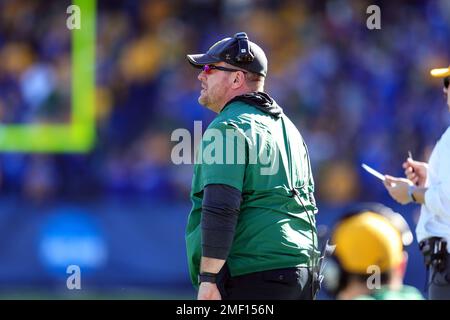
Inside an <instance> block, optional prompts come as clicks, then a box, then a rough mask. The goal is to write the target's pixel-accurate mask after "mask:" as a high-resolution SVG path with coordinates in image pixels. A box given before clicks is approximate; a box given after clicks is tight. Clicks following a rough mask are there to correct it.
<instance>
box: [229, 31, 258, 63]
mask: <svg viewBox="0 0 450 320" xmlns="http://www.w3.org/2000/svg"><path fill="white" fill-rule="evenodd" d="M234 38H235V39H237V40H238V45H239V52H238V54H237V56H236V57H235V58H234V59H235V60H236V61H237V62H241V63H242V62H245V63H248V62H252V61H253V60H254V59H255V56H254V55H253V54H252V53H251V52H250V48H249V45H248V36H247V34H246V33H245V32H239V33H236V34H235V35H234Z"/></svg>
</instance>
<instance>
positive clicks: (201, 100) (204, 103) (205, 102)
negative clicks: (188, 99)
mask: <svg viewBox="0 0 450 320" xmlns="http://www.w3.org/2000/svg"><path fill="white" fill-rule="evenodd" d="M198 103H199V104H200V105H202V106H204V107H208V99H206V97H204V96H203V95H201V96H200V97H198Z"/></svg>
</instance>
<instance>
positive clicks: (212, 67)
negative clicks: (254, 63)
mask: <svg viewBox="0 0 450 320" xmlns="http://www.w3.org/2000/svg"><path fill="white" fill-rule="evenodd" d="M201 69H202V70H203V72H204V73H206V74H210V73H211V71H212V70H220V71H227V72H237V71H242V72H243V73H247V71H243V70H239V69H232V68H226V67H221V66H215V65H213V64H205V65H204V66H203V67H202V68H201Z"/></svg>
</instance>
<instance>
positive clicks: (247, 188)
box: [186, 32, 318, 300]
mask: <svg viewBox="0 0 450 320" xmlns="http://www.w3.org/2000/svg"><path fill="white" fill-rule="evenodd" d="M187 58H188V61H189V62H190V64H191V65H192V66H194V67H196V68H199V69H201V72H200V74H199V75H198V79H199V80H200V82H201V87H202V91H201V94H200V97H199V99H198V101H199V103H200V104H201V105H203V106H205V107H207V108H208V109H210V110H211V111H213V112H215V113H217V117H216V118H215V119H214V120H213V121H212V122H211V124H210V125H209V127H208V129H207V130H206V131H205V133H204V135H203V137H202V141H201V143H200V145H199V149H198V150H197V153H196V161H195V167H194V176H193V179H192V190H191V200H192V204H193V205H192V210H191V212H190V214H189V220H188V225H187V229H186V245H187V255H188V264H189V271H190V275H191V280H192V282H193V284H194V286H195V287H196V288H198V299H207V300H210V299H234V300H235V299H313V298H314V296H315V293H316V290H317V288H318V284H317V283H316V282H317V281H316V278H317V277H314V276H313V274H314V271H315V267H316V265H317V264H316V262H317V256H318V250H317V236H316V228H315V217H314V215H315V213H317V207H316V204H315V201H314V196H313V191H314V181H313V176H312V172H311V167H310V162H309V156H308V151H307V148H306V144H305V143H304V141H303V138H302V136H301V135H300V133H299V131H298V130H297V128H296V127H295V125H294V124H293V123H292V122H291V121H290V120H289V119H288V117H287V116H286V115H285V114H284V113H283V110H282V109H281V107H280V106H279V105H278V104H277V103H276V102H275V101H274V100H273V99H272V98H271V97H270V96H269V95H268V94H267V93H265V92H264V80H265V78H266V76H267V58H266V55H265V53H264V52H263V50H262V49H261V48H260V47H259V46H258V45H256V44H255V43H253V42H251V41H249V39H248V37H247V35H246V34H245V33H243V32H241V33H237V34H236V35H235V36H234V37H230V38H225V39H223V40H221V41H219V42H217V43H216V44H214V45H213V46H212V47H211V48H210V49H209V50H208V52H206V53H205V54H195V55H188V56H187Z"/></svg>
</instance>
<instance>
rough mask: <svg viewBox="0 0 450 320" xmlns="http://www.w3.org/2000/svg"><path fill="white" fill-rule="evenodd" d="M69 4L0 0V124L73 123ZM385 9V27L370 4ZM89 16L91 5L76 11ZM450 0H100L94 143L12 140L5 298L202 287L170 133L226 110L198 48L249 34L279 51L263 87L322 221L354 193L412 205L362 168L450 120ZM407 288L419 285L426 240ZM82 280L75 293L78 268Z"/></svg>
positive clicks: (414, 213)
mask: <svg viewBox="0 0 450 320" xmlns="http://www.w3.org/2000/svg"><path fill="white" fill-rule="evenodd" d="M70 4H71V3H70V1H60V0H58V1H56V0H52V1H40V0H14V1H12V0H0V121H1V125H11V124H31V123H67V122H68V121H70V107H71V69H70V60H71V42H70V37H71V32H70V30H68V29H67V28H66V19H67V18H68V14H67V13H66V8H67V7H68V6H69V5H70ZM370 4H377V5H379V6H380V8H381V23H382V24H381V27H382V28H381V30H368V29H367V28H366V19H367V17H368V14H366V8H367V7H368V6H369V5H370ZM81 14H82V15H83V12H81ZM449 26H450V2H449V1H445V0H438V1H390V2H387V1H383V2H381V1H344V0H328V1H301V2H300V1H265V0H255V1H250V0H241V1H239V0H222V1H208V0H189V1H162V0H151V1H119V0H108V1H107V0H98V3H97V31H96V37H97V40H96V65H95V71H96V103H95V106H91V107H92V108H94V107H95V115H96V142H95V145H94V147H93V149H92V150H91V151H90V152H88V153H86V154H69V153H58V152H51V153H24V152H2V153H0V191H1V192H0V298H47V297H61V298H78V297H87V298H105V297H106V298H159V299H178V298H192V297H194V292H193V290H192V288H191V286H190V283H189V280H188V275H187V266H186V259H185V245H184V228H185V224H186V219H187V214H188V212H189V209H190V201H189V189H190V182H191V174H192V166H191V165H178V166H177V165H173V164H172V162H171V159H170V153H171V149H172V147H173V146H174V145H175V143H174V142H171V140H170V135H171V133H172V131H173V130H175V129H177V128H187V129H188V130H190V131H192V130H193V124H194V120H201V121H203V129H205V128H206V126H207V124H208V123H209V122H210V121H211V120H212V119H213V117H214V114H212V113H211V112H209V111H207V110H205V109H204V108H202V107H201V106H199V105H198V103H197V97H198V93H199V89H200V84H199V82H198V81H197V79H196V75H197V74H196V71H195V70H193V69H192V68H190V67H189V66H188V64H187V63H186V60H185V54H186V53H195V52H202V51H204V50H207V48H208V47H209V45H210V44H211V43H213V42H215V41H216V40H218V39H221V38H223V37H225V36H229V35H232V34H234V33H235V32H238V31H246V32H247V33H248V34H249V37H250V39H251V40H253V41H255V42H257V43H259V44H260V45H261V46H262V47H263V48H264V49H265V51H266V53H267V55H268V57H269V77H268V79H267V86H266V87H267V91H268V92H269V93H270V94H271V95H272V96H273V97H274V98H275V99H276V100H277V101H278V102H279V103H280V105H281V106H283V108H284V110H285V112H286V113H287V114H288V115H289V116H290V117H291V118H292V120H293V121H294V122H295V124H296V125H297V126H298V128H299V129H300V131H301V132H302V134H303V136H304V138H305V140H306V142H307V144H308V146H309V149H310V153H311V161H312V166H313V170H314V175H315V180H316V185H317V193H316V194H317V202H318V206H319V214H318V216H317V221H318V224H319V225H320V227H319V230H320V232H321V233H325V232H326V230H327V229H328V228H329V227H330V226H331V225H332V223H333V222H334V221H335V220H336V219H337V218H338V217H339V215H341V214H342V213H343V210H344V208H345V207H346V206H348V205H350V204H352V203H354V202H357V201H380V202H382V203H384V204H386V205H390V206H392V207H393V208H394V209H396V210H398V211H399V212H401V213H402V214H403V215H404V216H405V218H406V219H407V221H408V223H409V224H410V226H411V228H414V227H415V223H416V221H417V218H418V214H419V212H418V207H417V206H413V205H408V206H405V207H400V206H398V205H396V204H395V203H393V201H392V200H391V199H390V198H389V197H388V195H387V193H386V191H385V190H384V187H383V186H382V185H381V184H380V183H379V182H378V181H377V180H376V179H374V178H373V177H371V176H369V175H368V174H366V173H365V172H363V171H362V169H361V168H360V163H361V162H365V163H367V164H369V165H371V166H373V167H374V168H376V169H378V170H379V171H381V172H385V173H389V174H392V175H402V169H401V163H402V161H403V160H404V159H405V158H406V156H407V151H408V150H411V151H412V153H413V155H414V157H415V158H416V159H420V160H426V159H427V158H428V155H429V153H430V151H431V148H432V146H433V145H434V143H435V142H436V140H437V138H439V136H440V135H441V134H442V132H443V131H444V129H445V128H446V127H447V126H448V125H449V123H450V122H449V117H448V114H447V110H446V107H445V102H444V100H443V98H442V95H441V83H440V82H439V81H438V80H434V79H431V78H430V76H429V69H431V68H432V67H441V66H446V65H448V64H449V63H450V59H449V58H450V57H449V53H450V50H449V49H450V48H449V44H450V43H449V41H448V39H449V38H450V28H449ZM409 253H410V260H409V266H408V271H407V274H406V279H405V281H406V283H408V284H412V285H415V286H416V287H418V288H419V289H421V290H422V291H423V289H424V282H425V270H424V268H423V265H422V260H421V256H420V254H419V252H418V249H417V245H416V244H413V245H412V247H411V248H410V249H409ZM71 264H76V265H79V266H80V268H81V272H82V274H81V285H82V289H81V290H79V291H77V290H72V291H71V290H68V289H67V288H66V279H67V277H68V276H69V275H68V274H66V267H67V266H68V265H71Z"/></svg>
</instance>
